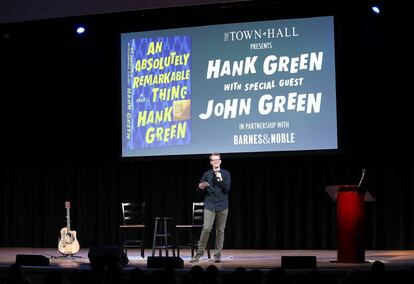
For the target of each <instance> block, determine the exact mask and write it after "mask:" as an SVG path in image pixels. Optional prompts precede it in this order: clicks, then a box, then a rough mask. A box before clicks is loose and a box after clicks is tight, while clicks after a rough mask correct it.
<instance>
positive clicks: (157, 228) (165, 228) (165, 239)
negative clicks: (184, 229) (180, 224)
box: [152, 217, 176, 256]
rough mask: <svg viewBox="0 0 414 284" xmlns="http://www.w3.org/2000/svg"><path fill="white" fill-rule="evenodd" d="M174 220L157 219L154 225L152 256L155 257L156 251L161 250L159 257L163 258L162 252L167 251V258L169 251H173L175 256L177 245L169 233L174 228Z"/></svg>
mask: <svg viewBox="0 0 414 284" xmlns="http://www.w3.org/2000/svg"><path fill="white" fill-rule="evenodd" d="M172 221H173V218H171V217H155V224H154V237H153V240H152V256H155V251H156V250H157V249H158V250H159V256H162V250H164V251H165V256H168V254H169V250H170V249H171V252H172V255H173V256H175V249H176V245H175V243H174V238H171V240H172V241H171V240H170V241H169V238H170V237H172V234H171V232H170V231H169V229H170V228H172V227H171V226H172Z"/></svg>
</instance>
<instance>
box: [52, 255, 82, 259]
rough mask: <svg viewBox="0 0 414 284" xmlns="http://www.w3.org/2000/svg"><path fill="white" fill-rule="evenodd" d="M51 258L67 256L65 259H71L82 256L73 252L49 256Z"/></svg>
mask: <svg viewBox="0 0 414 284" xmlns="http://www.w3.org/2000/svg"><path fill="white" fill-rule="evenodd" d="M51 258H67V259H72V258H82V257H81V256H79V255H74V254H62V255H59V256H53V255H52V256H51Z"/></svg>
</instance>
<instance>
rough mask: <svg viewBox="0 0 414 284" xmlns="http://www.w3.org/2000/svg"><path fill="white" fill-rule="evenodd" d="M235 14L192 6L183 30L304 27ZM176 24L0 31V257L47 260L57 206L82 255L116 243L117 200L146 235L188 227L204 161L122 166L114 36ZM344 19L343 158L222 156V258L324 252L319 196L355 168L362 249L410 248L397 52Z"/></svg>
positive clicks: (135, 17)
mask: <svg viewBox="0 0 414 284" xmlns="http://www.w3.org/2000/svg"><path fill="white" fill-rule="evenodd" d="M243 5H244V6H243ZM243 5H241V6H236V7H235V8H232V9H229V10H226V9H217V7H213V8H212V7H211V6H208V7H197V8H196V9H195V10H191V11H192V13H193V17H194V18H195V19H196V20H194V23H193V24H200V23H203V22H205V21H207V20H206V19H207V18H209V19H210V20H211V18H214V17H216V18H217V20H218V21H224V19H226V16H228V17H230V19H231V20H235V19H236V15H237V17H239V18H238V19H239V21H240V19H244V18H248V16H249V17H250V16H251V14H255V15H256V18H257V19H261V17H263V18H264V19H266V18H271V17H276V18H277V17H289V16H304V15H308V14H306V13H305V9H304V10H303V11H298V10H295V11H296V12H295V13H293V14H292V11H293V10H292V7H285V8H289V9H290V10H289V9H285V10H281V9H279V8H280V7H279V6H272V5H270V4H264V3H261V4H260V5H259V4H257V5H256V6H254V5H252V4H251V3H250V4H243ZM249 5H250V6H249ZM361 6H362V5H361ZM364 7H365V6H364ZM317 8H318V9H320V8H321V7H319V6H318V7H317ZM193 9H194V8H193ZM203 9H204V10H203ZM180 11H181V10H174V11H171V10H162V11H161V12H160V11H155V12H151V13H153V19H154V21H153V22H147V21H144V20H139V14H137V13H135V14H134V13H129V14H112V15H100V16H93V17H82V18H69V19H54V20H48V21H39V22H27V23H16V24H12V25H2V26H0V27H1V30H0V31H1V36H2V37H1V50H0V51H1V52H0V56H1V67H0V68H1V71H2V72H1V73H2V74H4V75H3V77H2V78H1V121H2V130H1V133H2V139H1V140H2V142H3V143H2V144H3V148H2V163H1V167H0V169H1V172H0V245H1V246H33V247H56V246H57V242H58V240H57V239H58V233H59V230H60V229H61V228H62V227H64V226H65V213H66V212H65V209H64V202H65V201H66V200H70V201H71V203H72V208H71V213H72V214H71V217H72V221H73V222H72V225H71V226H72V229H73V230H76V231H77V233H78V240H79V242H80V244H81V247H83V248H86V247H89V246H91V245H104V244H116V243H117V242H118V230H117V227H118V225H119V221H120V202H122V201H145V202H147V205H148V216H147V223H148V224H149V225H150V227H151V225H152V223H153V218H154V217H156V216H172V217H173V218H174V219H175V220H176V221H177V222H179V223H183V222H190V217H191V203H192V202H193V201H198V200H200V197H199V196H198V195H197V193H196V191H195V189H196V186H197V183H198V181H199V179H200V177H201V174H202V173H203V172H204V171H205V170H207V169H209V167H210V165H209V162H208V154H206V155H204V156H194V157H193V156H192V157H186V156H181V157H176V158H163V159H156V160H151V159H141V160H139V159H138V160H131V159H129V160H124V159H121V158H120V141H121V139H120V124H121V122H120V112H119V107H120V74H119V72H120V66H119V32H120V31H134V30H136V29H137V28H142V26H143V25H144V26H146V27H148V28H156V27H157V25H159V26H160V27H162V25H163V24H165V23H168V24H170V25H171V24H174V25H176V26H180V25H181V24H183V23H185V21H184V16H183V15H187V14H188V11H190V10H188V9H187V10H185V11H184V12H182V14H180V13H181V12H180ZM289 11H290V13H291V14H289ZM306 11H307V12H308V13H310V12H313V14H312V15H319V14H324V13H322V10H314V11H310V10H306ZM346 12H351V9H350V8H348V10H346ZM346 12H344V11H342V10H341V12H338V7H335V10H334V13H335V15H336V28H337V39H336V41H337V42H336V44H337V85H338V87H337V89H338V120H339V135H340V137H339V141H340V144H341V149H340V151H338V152H336V153H293V154H290V155H274V154H273V155H262V156H253V155H243V156H230V155H225V154H224V155H223V157H222V158H223V162H222V167H223V168H226V169H228V170H230V172H231V174H232V181H233V184H232V190H231V193H230V213H229V219H228V225H227V230H226V239H225V247H226V248H255V249H272V248H273V249H334V248H335V247H336V214H335V203H334V202H333V201H332V200H331V199H330V198H329V196H328V195H327V194H326V193H325V191H324V188H325V186H326V185H333V184H349V183H350V184H356V183H357V182H358V180H359V178H360V175H361V170H362V169H363V168H365V169H366V170H367V172H366V180H365V181H364V186H365V188H366V189H368V190H369V191H370V192H372V193H373V194H375V196H376V197H377V200H376V202H373V203H366V239H367V248H370V249H413V248H414V229H413V227H414V209H413V205H412V204H413V202H414V194H413V190H414V165H413V160H412V156H413V155H412V154H413V151H412V149H411V147H412V139H411V138H410V135H412V134H411V133H410V132H411V129H412V126H411V123H410V122H409V121H410V119H409V118H410V113H411V109H410V105H409V104H408V103H405V102H406V99H407V98H405V96H404V95H403V94H404V92H405V90H404V88H405V85H404V84H401V83H399V82H400V81H401V80H403V78H402V76H403V75H401V72H399V70H400V69H399V68H397V67H396V66H395V63H396V62H401V60H398V61H396V60H394V59H393V58H395V57H396V56H397V57H398V54H399V53H400V52H403V48H402V46H403V45H404V42H403V40H402V39H400V38H399V37H397V36H395V33H394V32H395V30H393V29H391V30H392V32H391V31H390V26H393V25H394V22H391V20H390V17H389V16H388V15H382V16H378V17H376V16H373V15H372V14H371V13H370V12H369V9H366V7H365V8H364V9H362V8H361V7H354V9H353V10H352V17H350V16H349V15H348V14H346ZM173 16H174V17H175V18H172V17H173ZM78 21H81V22H84V23H87V24H88V28H89V29H88V31H87V33H86V34H85V35H83V36H81V37H78V36H76V35H75V34H74V33H73V30H74V24H75V23H77V22H78ZM187 21H188V19H187ZM391 36H392V38H393V45H392V46H391V48H390V45H389V44H387V42H388V40H389V39H390V38H391ZM397 51H398V52H397ZM392 64H394V65H392ZM391 65H392V66H393V68H388V67H386V66H391ZM405 82H409V83H410V81H409V80H408V81H405ZM217 151H220V149H219V148H218V149H217ZM151 235H152V234H151V230H148V231H147V239H150V238H151Z"/></svg>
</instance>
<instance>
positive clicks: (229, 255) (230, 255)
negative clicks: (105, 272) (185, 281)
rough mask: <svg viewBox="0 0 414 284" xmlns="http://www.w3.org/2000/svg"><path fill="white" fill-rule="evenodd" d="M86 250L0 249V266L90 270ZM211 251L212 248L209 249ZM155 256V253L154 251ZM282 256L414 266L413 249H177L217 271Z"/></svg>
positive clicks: (131, 253) (143, 264)
mask: <svg viewBox="0 0 414 284" xmlns="http://www.w3.org/2000/svg"><path fill="white" fill-rule="evenodd" d="M88 251H89V250H88V249H81V250H80V251H79V253H77V254H76V256H78V257H76V258H71V257H63V258H55V257H58V256H60V253H59V252H58V250H57V249H56V248H0V267H2V268H3V269H4V268H5V267H8V266H10V265H11V264H13V263H15V260H16V255H17V254H35V255H43V256H45V257H48V258H49V259H50V265H49V267H48V269H53V268H56V269H90V263H89V259H88ZM151 253H152V250H150V249H147V250H145V256H146V257H147V256H150V255H151ZM211 253H212V254H213V251H211ZM156 256H158V254H156ZM282 256H316V260H317V268H318V269H332V270H349V269H351V268H360V269H369V268H370V267H371V265H372V263H373V262H374V261H376V260H378V261H381V262H383V263H384V264H385V266H386V267H387V268H388V269H410V268H411V267H414V250H367V251H366V252H365V259H366V262H365V263H336V262H335V261H336V260H337V252H336V250H248V249H244V250H230V249H229V250H224V251H223V253H222V262H221V263H215V262H214V261H213V260H212V259H208V258H207V253H206V254H205V255H204V256H203V257H202V258H201V260H200V262H198V263H195V264H193V263H190V262H189V261H190V250H188V249H184V250H181V255H180V257H181V258H182V259H183V260H184V269H191V267H193V266H194V265H199V266H201V267H204V268H206V267H208V266H210V265H215V266H217V268H218V269H219V270H227V269H235V268H237V267H244V268H246V269H265V270H266V269H272V268H280V267H281V257H282ZM128 259H129V264H128V265H127V266H126V267H125V269H133V268H136V267H139V268H141V269H147V259H146V258H142V257H141V256H140V251H139V250H135V249H129V250H128Z"/></svg>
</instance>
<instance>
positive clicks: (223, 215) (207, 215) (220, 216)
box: [198, 209, 229, 254]
mask: <svg viewBox="0 0 414 284" xmlns="http://www.w3.org/2000/svg"><path fill="white" fill-rule="evenodd" d="M228 212H229V209H224V210H223V211H219V212H213V211H210V210H208V209H204V224H203V230H202V231H201V235H200V240H199V241H198V253H199V254H203V253H204V250H205V249H206V246H207V242H208V238H209V236H210V232H211V229H212V228H213V223H214V220H215V221H216V254H221V251H222V249H223V243H224V229H225V228H226V220H227V214H228Z"/></svg>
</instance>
